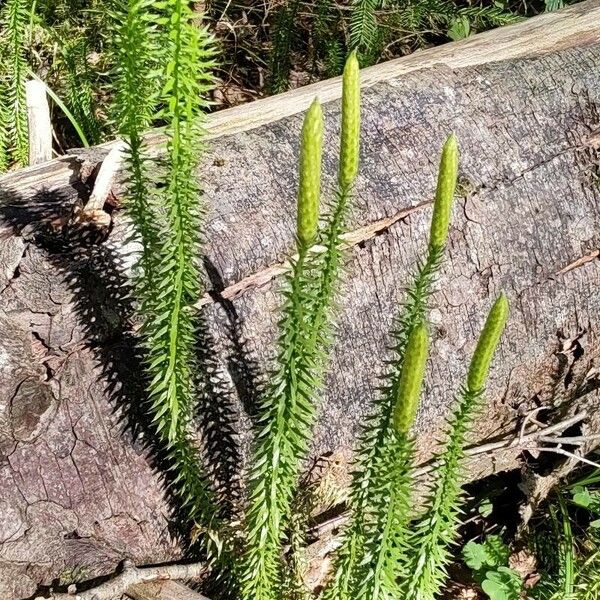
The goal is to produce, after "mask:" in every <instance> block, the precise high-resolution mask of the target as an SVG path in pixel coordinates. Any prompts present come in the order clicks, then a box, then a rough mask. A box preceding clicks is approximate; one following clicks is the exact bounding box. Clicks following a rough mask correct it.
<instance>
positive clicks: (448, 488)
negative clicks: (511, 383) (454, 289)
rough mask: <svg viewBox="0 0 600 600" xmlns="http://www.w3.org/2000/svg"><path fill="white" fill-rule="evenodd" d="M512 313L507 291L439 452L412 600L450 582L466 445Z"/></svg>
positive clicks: (412, 570)
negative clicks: (503, 333)
mask: <svg viewBox="0 0 600 600" xmlns="http://www.w3.org/2000/svg"><path fill="white" fill-rule="evenodd" d="M507 315H508V302H507V300H506V297H505V296H504V295H503V294H502V295H501V296H500V297H499V298H498V300H496V302H495V303H494V306H493V307H492V309H491V310H490V313H489V315H488V318H487V320H486V323H485V325H484V328H483V330H482V333H481V335H480V337H479V341H478V343H477V348H476V349H475V352H474V354H473V358H472V360H471V365H470V368H469V374H468V377H467V383H466V385H465V387H464V388H463V389H462V390H461V392H460V394H459V397H458V400H457V405H456V408H455V409H454V411H453V414H452V416H451V417H450V419H449V422H448V430H449V433H448V441H447V443H446V445H445V448H444V450H443V452H442V453H441V454H440V455H438V456H437V457H436V468H435V482H434V485H433V488H432V491H431V492H430V494H429V495H428V497H427V499H426V500H425V507H426V508H425V512H424V515H423V517H422V518H421V519H420V521H419V522H418V524H417V526H416V530H415V532H414V536H412V538H411V540H410V546H411V547H412V548H414V552H413V553H412V555H411V557H410V563H409V567H408V573H409V577H408V579H407V581H406V583H405V586H406V587H405V590H404V596H403V597H405V598H406V599H407V600H434V598H436V597H437V596H438V594H439V592H440V590H441V589H442V586H443V585H444V583H445V581H446V578H447V572H446V566H447V564H448V563H449V562H450V560H451V546H452V544H453V543H454V540H455V537H456V532H457V529H458V526H459V524H460V515H461V494H462V467H463V461H464V457H465V451H464V446H465V442H466V438H467V434H468V432H469V430H470V427H471V424H472V422H473V419H474V417H475V415H476V414H477V410H478V409H479V407H480V406H481V397H482V395H483V390H484V387H485V382H486V380H487V376H488V371H489V367H490V363H491V360H492V356H493V354H494V351H495V349H496V347H497V345H498V342H499V340H500V336H501V334H502V331H503V329H504V326H505V324H506V318H507Z"/></svg>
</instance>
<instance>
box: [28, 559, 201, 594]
mask: <svg viewBox="0 0 600 600" xmlns="http://www.w3.org/2000/svg"><path fill="white" fill-rule="evenodd" d="M206 571H207V568H206V565H205V564H204V563H190V564H171V565H164V566H160V567H136V566H135V565H134V564H133V563H131V562H130V561H124V563H123V571H122V573H121V574H120V575H117V576H116V577H115V578H113V579H110V580H109V581H106V582H104V583H102V584H100V585H99V586H97V587H94V588H91V589H89V590H86V591H84V592H77V589H76V586H75V585H71V586H69V589H68V591H67V593H66V594H64V593H54V592H52V593H51V594H50V596H38V597H37V598H36V600H47V599H49V598H51V599H52V600H114V598H119V597H121V596H122V595H123V594H125V593H127V590H128V589H129V588H131V587H132V586H135V585H139V584H143V583H151V582H156V581H167V580H173V579H179V580H187V579H197V578H199V577H201V576H202V575H204V574H205V573H206ZM159 597H160V596H159ZM202 599H204V600H207V599H206V598H205V597H204V596H200V595H197V600H202Z"/></svg>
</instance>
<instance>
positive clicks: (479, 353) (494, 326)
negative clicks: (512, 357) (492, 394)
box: [467, 292, 508, 392]
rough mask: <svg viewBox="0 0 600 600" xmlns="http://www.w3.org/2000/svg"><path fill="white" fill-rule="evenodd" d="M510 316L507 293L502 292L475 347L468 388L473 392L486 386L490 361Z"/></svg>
mask: <svg viewBox="0 0 600 600" xmlns="http://www.w3.org/2000/svg"><path fill="white" fill-rule="evenodd" d="M507 318H508V300H507V299H506V295H505V294H504V292H503V293H501V294H500V296H499V297H498V299H497V300H496V302H495V303H494V306H492V308H491V310H490V313H489V315H488V318H487V320H486V322H485V325H484V326H483V330H482V331H481V335H480V336H479V340H478V342H477V347H476V348H475V353H474V354H473V358H472V359H471V364H470V366H469V375H468V377H467V388H468V389H469V391H472V392H479V391H481V390H483V388H484V387H485V384H486V381H487V377H488V372H489V370H490V363H491V362H492V358H493V356H494V352H495V350H496V347H497V346H498V342H499V341H500V336H501V335H502V332H503V331H504V326H505V325H506V319H507Z"/></svg>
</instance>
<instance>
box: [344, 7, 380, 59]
mask: <svg viewBox="0 0 600 600" xmlns="http://www.w3.org/2000/svg"><path fill="white" fill-rule="evenodd" d="M380 6H381V0H353V1H352V4H351V7H352V13H351V15H350V48H352V49H358V50H360V52H361V53H369V51H370V50H371V49H372V48H373V46H374V45H375V43H376V41H377V36H378V27H377V17H376V14H375V13H376V11H377V9H378V8H379V7H380Z"/></svg>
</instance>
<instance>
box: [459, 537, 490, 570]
mask: <svg viewBox="0 0 600 600" xmlns="http://www.w3.org/2000/svg"><path fill="white" fill-rule="evenodd" d="M462 555H463V559H464V561H465V564H466V565H467V567H469V568H470V569H472V570H473V571H479V570H480V569H481V568H482V567H483V566H493V565H490V564H489V563H488V562H487V561H488V555H487V552H486V551H485V548H484V547H483V544H478V543H477V542H475V541H473V540H471V541H470V542H467V543H466V544H465V546H464V548H463V550H462Z"/></svg>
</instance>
